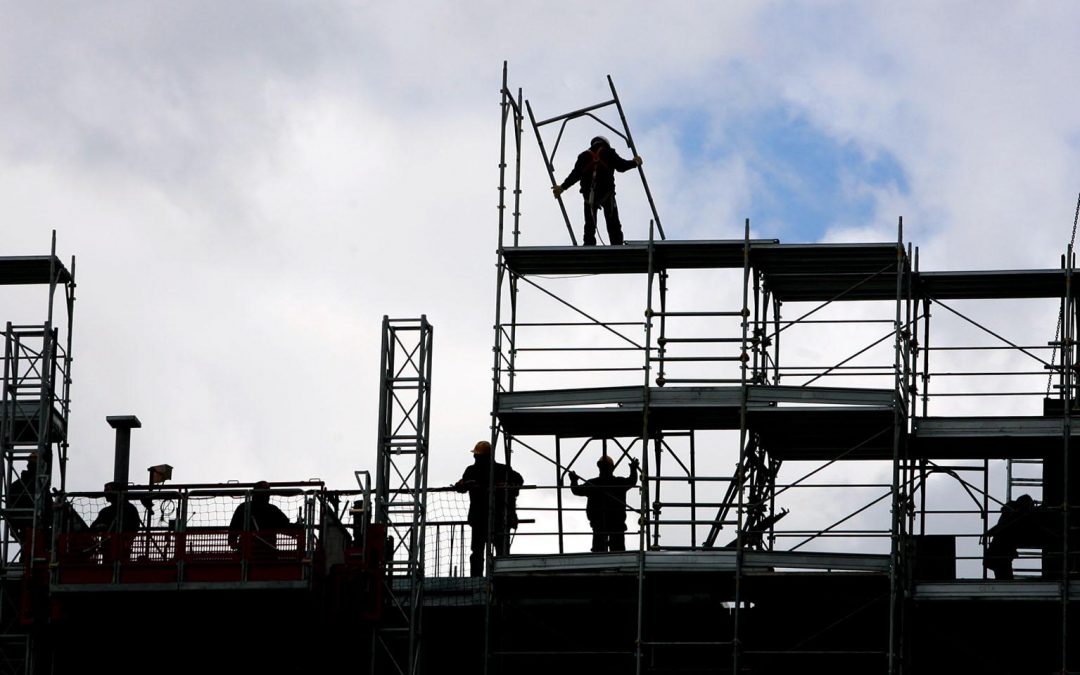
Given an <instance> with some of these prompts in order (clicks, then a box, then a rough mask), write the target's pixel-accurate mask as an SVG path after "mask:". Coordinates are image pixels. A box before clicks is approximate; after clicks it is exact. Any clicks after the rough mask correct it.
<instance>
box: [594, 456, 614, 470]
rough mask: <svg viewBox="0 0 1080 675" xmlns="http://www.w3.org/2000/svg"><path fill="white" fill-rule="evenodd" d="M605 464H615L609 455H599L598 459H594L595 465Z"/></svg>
mask: <svg viewBox="0 0 1080 675" xmlns="http://www.w3.org/2000/svg"><path fill="white" fill-rule="evenodd" d="M605 464H607V465H608V466H611V467H613V466H615V460H613V459H612V458H611V455H601V456H600V459H598V460H596V466H603V465H605Z"/></svg>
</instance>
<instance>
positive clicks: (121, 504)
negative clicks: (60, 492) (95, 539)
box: [90, 481, 142, 563]
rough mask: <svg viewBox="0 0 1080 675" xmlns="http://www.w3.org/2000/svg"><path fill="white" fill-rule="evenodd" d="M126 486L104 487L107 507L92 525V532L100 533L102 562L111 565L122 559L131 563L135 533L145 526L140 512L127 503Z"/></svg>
mask: <svg viewBox="0 0 1080 675" xmlns="http://www.w3.org/2000/svg"><path fill="white" fill-rule="evenodd" d="M126 492H127V486H126V485H124V484H122V483H114V482H111V481H110V482H108V483H106V484H105V501H107V502H108V505H107V506H106V507H105V508H103V509H101V511H99V512H98V514H97V518H94V522H92V523H90V529H91V530H93V531H95V532H101V533H102V537H101V542H102V561H103V562H106V563H110V562H112V561H113V560H115V559H116V558H117V557H119V559H120V560H128V559H129V558H130V557H131V545H132V543H133V542H134V541H135V533H136V532H138V531H139V528H140V527H141V526H142V519H141V518H139V510H138V509H136V508H135V505H134V504H132V503H131V502H130V501H128V499H127V495H126V494H125V493H126Z"/></svg>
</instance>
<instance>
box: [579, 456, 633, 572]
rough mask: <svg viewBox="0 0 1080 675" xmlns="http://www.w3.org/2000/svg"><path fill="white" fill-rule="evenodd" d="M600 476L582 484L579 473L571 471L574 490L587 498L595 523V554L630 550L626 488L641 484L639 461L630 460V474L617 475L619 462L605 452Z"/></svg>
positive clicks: (586, 511)
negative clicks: (579, 483)
mask: <svg viewBox="0 0 1080 675" xmlns="http://www.w3.org/2000/svg"><path fill="white" fill-rule="evenodd" d="M596 467H597V468H598V469H600V475H599V476H597V477H596V478H590V479H589V480H587V481H585V482H584V483H582V484H581V485H578V480H579V478H578V475H577V474H576V473H574V472H573V471H571V472H570V492H572V493H574V494H575V495H577V496H579V497H586V498H588V501H587V502H586V503H585V514H586V515H587V516H588V517H589V525H590V526H592V531H593V539H592V551H593V553H603V552H605V551H625V550H626V491H627V490H629V489H630V488H632V487H634V486H635V485H637V479H638V461H637V460H636V459H634V458H631V459H630V475H629V476H627V477H626V478H620V477H618V476H616V475H615V461H614V460H613V459H611V457H610V456H608V455H604V456H602V457H601V458H600V459H599V460H597V462H596Z"/></svg>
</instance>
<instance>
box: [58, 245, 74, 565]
mask: <svg viewBox="0 0 1080 675" xmlns="http://www.w3.org/2000/svg"><path fill="white" fill-rule="evenodd" d="M64 294H65V296H66V300H67V315H68V321H67V335H66V336H65V340H66V341H67V349H66V351H65V352H64V357H65V359H66V360H65V363H64V389H63V391H64V394H63V396H64V399H63V402H62V407H63V412H64V434H63V436H62V438H61V440H60V493H61V494H64V493H65V492H66V491H67V461H68V446H69V444H68V435H67V429H68V417H69V416H70V414H71V364H72V363H74V361H75V359H74V358H73V356H72V354H71V334H72V331H73V330H74V326H75V256H71V269H70V270H68V282H67V287H66V290H65V292H64ZM53 533H54V534H58V531H56V530H54V532H53ZM54 549H55V547H54Z"/></svg>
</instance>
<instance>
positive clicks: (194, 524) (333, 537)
mask: <svg viewBox="0 0 1080 675" xmlns="http://www.w3.org/2000/svg"><path fill="white" fill-rule="evenodd" d="M356 494H357V491H342V492H329V491H326V490H325V489H324V488H323V487H322V485H321V484H319V483H299V484H280V483H278V484H272V485H271V487H270V488H267V489H261V487H260V489H255V490H253V489H251V487H248V488H247V489H245V487H243V486H240V485H235V486H232V485H229V486H208V485H191V486H169V487H167V488H152V489H151V488H138V487H137V488H131V489H126V490H122V491H118V492H110V493H103V492H92V493H69V494H67V495H65V496H64V497H63V498H62V499H61V500H60V501H59V502H58V503H57V504H56V505H54V509H53V512H54V514H55V515H54V518H53V526H52V529H53V532H54V533H55V546H54V562H55V565H54V566H53V569H54V577H53V578H54V582H55V583H59V584H87V583H94V584H115V583H121V584H122V583H170V584H175V583H185V582H187V583H208V582H218V583H247V582H298V583H307V582H310V580H311V579H312V576H313V571H315V570H318V571H320V572H323V571H327V570H329V569H330V567H332V566H333V565H335V564H344V563H346V561H347V559H348V558H349V556H350V554H349V551H353V554H352V556H353V557H363V548H364V547H365V546H366V544H367V542H366V541H365V540H363V537H364V534H363V532H364V528H362V527H360V526H359V524H358V523H357V522H350V521H349V518H348V511H349V510H350V502H351V499H352V498H353V497H354V496H355V495H356ZM356 503H357V504H363V503H364V502H363V501H358V502H356ZM356 508H358V509H359V512H357V511H355V510H354V514H356V515H357V517H358V518H359V519H363V518H366V517H367V514H366V512H364V510H363V508H362V507H356ZM260 521H261V523H260ZM380 548H381V547H380Z"/></svg>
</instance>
